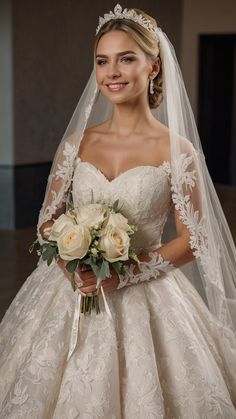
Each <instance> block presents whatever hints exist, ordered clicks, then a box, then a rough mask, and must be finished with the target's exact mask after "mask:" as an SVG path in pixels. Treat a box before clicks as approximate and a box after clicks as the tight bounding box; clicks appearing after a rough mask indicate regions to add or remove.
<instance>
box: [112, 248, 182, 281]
mask: <svg viewBox="0 0 236 419" xmlns="http://www.w3.org/2000/svg"><path fill="white" fill-rule="evenodd" d="M148 256H150V258H151V259H150V261H148V262H140V263H139V270H140V273H138V274H135V273H134V268H135V265H133V264H131V265H130V266H125V267H124V270H125V273H124V275H121V274H119V280H120V282H119V284H118V287H117V289H120V288H123V287H125V286H126V285H129V284H137V283H138V282H144V281H149V280H150V279H151V278H155V277H157V276H161V275H162V274H163V273H167V272H169V271H172V269H174V268H175V267H174V265H173V264H172V263H170V262H169V261H166V260H164V259H163V257H162V256H161V255H160V254H159V253H157V252H149V253H148Z"/></svg>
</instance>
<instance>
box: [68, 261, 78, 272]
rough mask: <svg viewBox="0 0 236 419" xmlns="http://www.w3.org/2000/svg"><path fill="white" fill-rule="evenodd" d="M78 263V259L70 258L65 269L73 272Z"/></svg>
mask: <svg viewBox="0 0 236 419" xmlns="http://www.w3.org/2000/svg"><path fill="white" fill-rule="evenodd" d="M78 263H79V259H73V260H70V262H68V263H67V264H66V269H67V271H68V272H70V273H74V272H75V271H76V268H77V266H78Z"/></svg>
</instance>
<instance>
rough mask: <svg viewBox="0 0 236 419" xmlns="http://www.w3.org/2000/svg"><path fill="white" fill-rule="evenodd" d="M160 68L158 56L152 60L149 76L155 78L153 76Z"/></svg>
mask: <svg viewBox="0 0 236 419" xmlns="http://www.w3.org/2000/svg"><path fill="white" fill-rule="evenodd" d="M160 69H161V60H160V57H157V58H155V60H154V61H153V62H152V71H151V73H150V76H152V78H153V79H155V77H156V76H157V75H158V73H159V71H160Z"/></svg>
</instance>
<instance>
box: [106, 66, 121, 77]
mask: <svg viewBox="0 0 236 419" xmlns="http://www.w3.org/2000/svg"><path fill="white" fill-rule="evenodd" d="M107 70H108V72H107V77H108V78H109V79H117V78H118V77H120V75H121V72H120V70H119V67H118V65H117V63H116V62H111V63H110V64H109V66H108V69H107Z"/></svg>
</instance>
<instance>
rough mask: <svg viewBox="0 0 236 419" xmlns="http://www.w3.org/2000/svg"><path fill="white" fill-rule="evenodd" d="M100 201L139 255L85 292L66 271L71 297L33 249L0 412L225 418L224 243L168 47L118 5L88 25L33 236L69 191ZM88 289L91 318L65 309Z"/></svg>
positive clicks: (235, 351)
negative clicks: (88, 58) (83, 77)
mask: <svg viewBox="0 0 236 419" xmlns="http://www.w3.org/2000/svg"><path fill="white" fill-rule="evenodd" d="M116 199H119V201H120V202H121V203H122V212H123V214H124V215H125V216H126V217H127V218H128V219H129V220H130V221H132V223H133V224H136V225H137V226H138V231H137V232H136V233H135V234H134V235H133V236H132V247H133V248H134V249H135V251H136V253H137V254H138V255H139V259H140V261H141V263H140V264H137V263H136V262H135V261H134V260H128V261H126V262H125V273H124V274H122V275H121V274H119V275H118V274H117V273H116V272H115V271H112V275H111V277H110V278H106V279H104V280H103V281H102V287H101V288H100V289H98V290H97V288H96V284H97V278H96V277H95V275H94V274H93V272H92V271H91V270H86V269H85V267H84V266H82V267H81V266H80V268H78V284H77V285H78V288H77V289H76V291H75V292H73V291H72V289H71V286H70V282H69V281H68V280H67V279H70V275H69V273H68V272H67V270H66V268H65V265H66V262H65V261H63V260H62V259H61V260H59V261H58V263H57V262H53V263H52V264H51V265H50V266H47V264H46V263H45V262H43V261H42V260H41V259H40V261H39V264H38V266H37V268H36V269H35V271H34V272H33V273H32V274H31V275H30V276H29V278H27V280H26V282H25V283H24V285H23V286H22V288H21V290H20V291H19V293H18V294H17V296H16V297H15V299H14V301H13V302H12V304H11V306H10V307H9V309H8V311H7V313H6V314H5V317H4V318H3V321H2V323H1V325H0V350H1V357H0V406H1V413H0V418H1V419H3V418H4V419H6V418H8V419H13V418H14V419H21V418H22V419H23V418H24V419H36V418H37V419H49V418H54V419H62V418H63V419H64V418H66V419H76V418H78V419H100V418H101V419H122V418H123V419H134V418H135V419H145V418H146V419H154V418H155V419H157V418H158V419H161V418H164V419H184V418H188V419H189V418H196V419H197V418H199V419H200V418H201V419H202V418H207V419H217V418H218V419H223V418H227V419H231V418H232V419H233V418H234V419H235V418H236V286H235V285H236V283H235V272H236V269H235V267H236V255H235V248H234V245H233V241H232V238H231V235H230V232H229V229H228V226H227V223H226V221H225V218H224V215H223V213H222V210H221V207H220V204H219V201H218V198H217V196H216V194H215V191H214V187H213V185H212V182H211V180H210V177H209V174H208V171H207V168H206V165H205V162H204V156H203V153H202V150H201V146H200V143H199V139H198V134H197V130H196V126H195V123H194V119H193V116H192V112H191V108H190V105H189V102H188V98H187V95H186V92H185V89H184V85H183V81H182V77H181V73H180V70H179V67H178V64H177V61H176V57H175V54H174V51H173V48H172V46H171V44H170V42H169V41H168V38H167V37H166V35H165V34H164V33H163V32H162V30H161V29H160V28H159V27H158V26H157V25H156V22H155V20H154V19H153V18H151V17H150V16H148V15H146V14H145V13H144V12H143V11H140V10H138V9H124V10H122V8H121V6H119V5H117V6H116V7H115V9H114V12H110V13H109V14H106V15H104V17H103V18H100V20H99V26H98V28H97V34H96V40H95V48H94V70H93V72H92V74H91V77H90V79H89V82H88V85H87V86H86V88H85V91H84V93H83V95H82V97H81V99H80V102H79V104H78V106H77V108H76V110H75V113H74V115H73V117H72V120H71V122H70V124H69V126H68V129H67V130H66V133H65V135H64V137H63V140H62V142H61V144H60V146H59V148H58V151H57V153H56V155H55V158H54V162H53V166H52V170H51V174H50V176H49V179H48V186H47V190H46V195H45V200H44V203H43V207H42V210H41V212H40V217H39V224H38V239H39V241H40V243H43V242H44V241H45V240H46V239H47V237H48V233H49V232H50V229H51V226H52V224H53V222H54V220H55V219H56V218H57V217H58V216H59V215H60V214H61V213H63V212H64V211H65V210H66V208H67V204H68V203H70V202H71V201H72V202H73V205H74V206H78V205H84V204H89V203H91V202H97V203H99V202H102V201H104V200H110V201H115V200H116ZM163 230H165V231H164V233H163ZM164 237H166V238H165V240H164ZM167 238H168V239H167ZM96 293H98V295H99V299H100V302H101V307H102V310H101V312H100V313H99V314H96V313H95V311H92V313H91V315H89V316H85V315H83V314H81V313H80V301H81V295H82V294H83V295H84V294H85V295H90V296H91V295H94V294H96Z"/></svg>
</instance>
